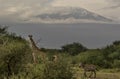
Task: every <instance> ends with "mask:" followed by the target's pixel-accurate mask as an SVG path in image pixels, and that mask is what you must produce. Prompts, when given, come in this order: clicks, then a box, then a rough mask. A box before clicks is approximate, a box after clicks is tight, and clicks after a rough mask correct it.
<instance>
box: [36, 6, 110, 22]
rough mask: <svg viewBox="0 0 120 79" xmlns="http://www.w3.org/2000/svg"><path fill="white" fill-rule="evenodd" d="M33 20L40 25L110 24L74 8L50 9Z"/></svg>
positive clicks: (100, 17) (86, 11) (99, 17)
mask: <svg viewBox="0 0 120 79" xmlns="http://www.w3.org/2000/svg"><path fill="white" fill-rule="evenodd" d="M34 20H35V21H38V22H42V23H80V22H112V20H111V19H108V18H106V17H104V16H101V15H99V14H96V13H93V12H90V11H88V10H86V9H83V8H76V7H52V8H50V9H48V10H46V11H44V12H43V13H41V14H38V15H36V16H34Z"/></svg>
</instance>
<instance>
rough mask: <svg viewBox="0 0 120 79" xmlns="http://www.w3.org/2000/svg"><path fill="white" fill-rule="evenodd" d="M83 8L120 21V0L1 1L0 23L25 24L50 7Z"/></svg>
mask: <svg viewBox="0 0 120 79" xmlns="http://www.w3.org/2000/svg"><path fill="white" fill-rule="evenodd" d="M63 6H64V7H82V8H85V9H87V10H89V11H92V12H95V13H98V14H100V15H103V16H106V17H109V18H112V19H115V20H118V21H119V20H120V15H119V14H120V0H0V22H3V23H9V22H24V20H27V19H29V18H31V16H34V15H37V14H40V13H42V12H43V11H44V10H45V9H49V8H50V7H63Z"/></svg>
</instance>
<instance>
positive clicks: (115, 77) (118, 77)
mask: <svg viewBox="0 0 120 79" xmlns="http://www.w3.org/2000/svg"><path fill="white" fill-rule="evenodd" d="M108 71H109V70H108ZM88 74H89V73H88ZM96 76H97V77H96V78H85V77H84V76H83V70H81V69H80V70H77V74H76V77H77V79H120V72H103V71H98V72H97V74H96Z"/></svg>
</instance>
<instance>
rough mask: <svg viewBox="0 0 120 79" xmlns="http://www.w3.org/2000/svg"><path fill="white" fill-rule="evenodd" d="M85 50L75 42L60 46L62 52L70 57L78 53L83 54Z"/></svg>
mask: <svg viewBox="0 0 120 79" xmlns="http://www.w3.org/2000/svg"><path fill="white" fill-rule="evenodd" d="M86 50H87V48H86V47H84V46H83V45H82V44H80V43H76V42H74V43H72V44H67V45H64V46H62V51H63V52H66V53H69V54H70V55H78V54H79V53H81V52H84V51H86Z"/></svg>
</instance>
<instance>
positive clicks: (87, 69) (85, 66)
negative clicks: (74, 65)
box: [79, 63, 97, 78]
mask: <svg viewBox="0 0 120 79" xmlns="http://www.w3.org/2000/svg"><path fill="white" fill-rule="evenodd" d="M79 67H82V68H83V69H84V76H85V77H87V72H91V74H90V75H89V78H91V77H92V76H94V78H96V70H97V67H96V66H95V65H93V64H84V63H80V64H79ZM93 74H94V75H93Z"/></svg>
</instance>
